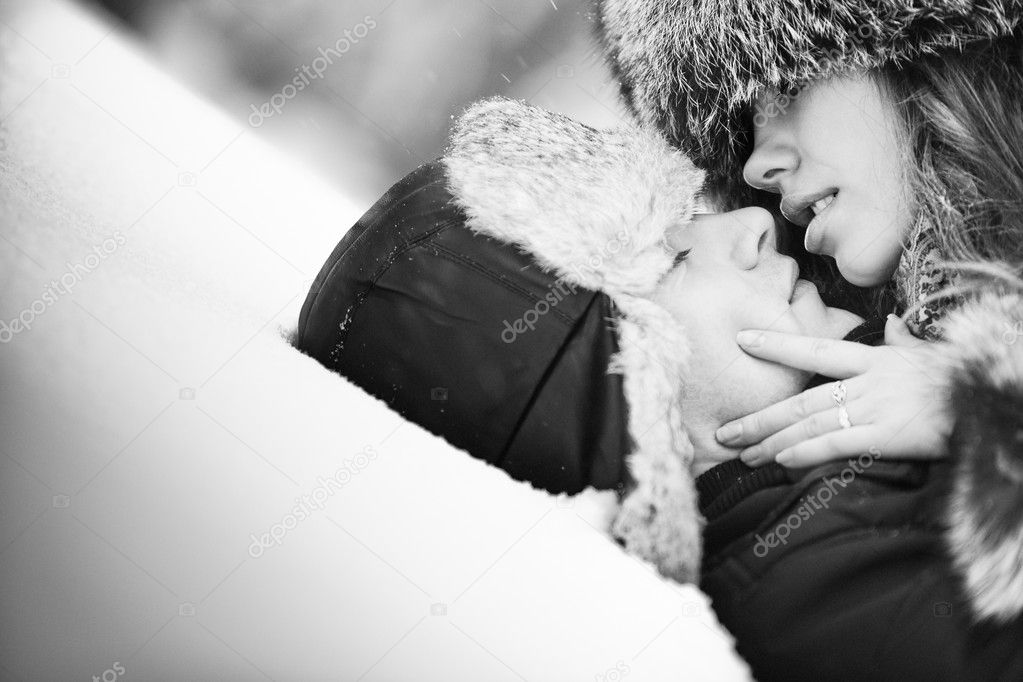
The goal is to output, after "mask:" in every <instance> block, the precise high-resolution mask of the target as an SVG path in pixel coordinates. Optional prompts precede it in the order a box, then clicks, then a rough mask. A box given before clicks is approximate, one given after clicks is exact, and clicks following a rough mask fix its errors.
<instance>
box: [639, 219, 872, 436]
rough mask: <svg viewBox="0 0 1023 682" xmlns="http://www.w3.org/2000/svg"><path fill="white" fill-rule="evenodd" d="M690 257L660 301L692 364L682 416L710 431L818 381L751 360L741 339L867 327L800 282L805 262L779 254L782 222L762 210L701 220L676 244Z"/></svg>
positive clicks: (665, 284)
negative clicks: (680, 331) (757, 333)
mask: <svg viewBox="0 0 1023 682" xmlns="http://www.w3.org/2000/svg"><path fill="white" fill-rule="evenodd" d="M668 241H669V244H670V245H671V246H672V247H673V248H676V249H678V250H679V251H685V250H688V251H689V254H688V255H687V256H686V258H685V260H684V261H683V262H681V263H680V264H679V265H678V266H677V267H676V268H675V269H674V270H673V271H671V272H670V273H668V275H666V276H665V277H664V279H663V280H662V281H661V283H660V285H659V287H658V290H657V292H656V294H655V300H656V301H657V302H658V303H660V304H661V305H663V306H664V307H665V308H666V309H668V310H669V311H670V312H671V313H672V314H673V315H674V316H675V317H676V319H678V320H679V321H680V322H681V323H682V325H683V327H684V329H685V331H686V335H687V337H688V339H689V342H690V346H691V348H692V356H691V358H690V362H689V372H688V375H687V381H686V396H685V399H684V400H685V402H684V405H683V414H684V415H685V417H686V419H687V422H688V423H690V424H692V423H693V420H694V419H696V420H698V421H699V422H701V423H702V422H707V424H706V425H707V426H708V427H710V428H716V427H717V426H719V425H720V424H722V423H724V422H725V421H728V420H730V419H733V418H735V417H739V416H744V415H746V414H749V413H751V412H754V411H756V410H759V409H761V408H763V407H766V406H767V405H769V404H771V403H774V402H776V401H778V400H780V399H782V398H785V397H788V396H791V395H795V394H796V393H798V392H800V391H802V390H803V387H804V386H805V384H806V382H807V380H808V379H809V376H808V374H807V373H806V372H801V371H798V370H794V369H791V368H788V367H783V366H781V365H777V364H774V363H770V362H766V361H764V360H759V359H757V358H754V357H752V356H750V355H747V354H746V353H744V352H743V351H742V350H741V349H740V348H739V346H738V345H737V344H736V341H735V336H736V334H737V333H738V332H739V331H741V330H743V329H770V330H775V331H783V332H790V333H797V334H806V335H809V336H821V337H828V338H841V337H843V336H845V335H846V334H847V333H848V332H849V331H851V330H852V329H853V328H854V327H855V326H856V325H858V324H859V323H860V322H862V320H861V319H860V318H859V317H857V316H856V315H853V314H852V313H850V312H848V311H845V310H841V309H838V308H828V307H827V306H825V305H824V304H823V303H822V302H821V299H820V296H819V295H818V294H817V289H816V288H815V287H814V286H813V284H811V283H810V282H808V281H806V280H800V279H797V277H798V272H799V270H798V267H797V266H796V262H795V261H794V260H792V259H791V258H789V257H787V256H782V255H780V254H779V253H778V251H777V249H776V235H775V223H774V219H773V218H772V217H771V214H770V213H768V212H767V211H765V210H764V209H762V208H744V209H741V210H738V211H732V212H730V213H717V214H706V215H698V216H696V217H695V218H694V220H693V221H692V222H691V223H690V224H688V225H686V226H684V227H680V228H678V229H677V230H676V231H675V232H673V233H672V234H670V235H669V237H668Z"/></svg>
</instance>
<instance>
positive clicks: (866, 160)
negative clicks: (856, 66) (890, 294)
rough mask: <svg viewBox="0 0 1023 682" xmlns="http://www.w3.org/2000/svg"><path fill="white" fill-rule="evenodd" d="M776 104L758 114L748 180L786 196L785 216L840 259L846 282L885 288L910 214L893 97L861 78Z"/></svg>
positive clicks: (814, 248)
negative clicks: (881, 285) (890, 99)
mask: <svg viewBox="0 0 1023 682" xmlns="http://www.w3.org/2000/svg"><path fill="white" fill-rule="evenodd" d="M770 100H771V98H768V99H764V98H762V99H761V101H760V103H759V106H758V107H757V112H758V114H757V115H756V116H755V117H754V132H753V137H754V149H753V154H752V155H751V156H750V158H749V160H748V161H747V162H746V166H745V169H744V172H743V176H744V177H745V179H746V182H748V183H749V184H750V185H752V186H753V187H757V188H760V189H765V190H768V191H771V192H777V193H779V194H781V195H782V198H781V209H782V213H783V214H784V215H785V217H786V218H788V219H789V220H790V221H792V222H794V223H796V224H797V225H801V226H805V227H806V228H807V229H806V237H805V245H806V249H807V251H810V252H811V253H819V254H824V255H827V256H831V257H833V258H834V259H835V261H836V262H837V264H838V269H839V271H841V273H842V276H843V277H845V278H846V279H847V280H848V281H849V282H851V283H852V284H855V285H857V286H861V287H866V286H874V285H878V284H882V283H884V282H886V281H887V280H888V279H890V278H891V276H892V274H893V273H894V271H895V268H896V266H897V265H898V261H899V255H900V253H901V251H902V239H903V237H904V236H905V234H906V232H907V231H908V229H909V226H910V224H911V222H912V217H913V207H912V206H911V201H910V196H909V192H908V188H907V185H906V182H905V173H904V163H905V161H904V159H905V158H906V155H905V154H904V151H905V149H906V148H907V143H906V142H905V141H904V139H905V138H904V135H902V134H901V133H900V132H899V130H900V126H899V125H898V119H897V117H896V113H895V110H894V108H893V106H892V105H891V103H890V102H889V99H888V98H887V97H885V96H884V95H883V94H882V92H881V90H880V89H879V88H878V87H877V85H876V84H875V83H874V81H873V80H871V79H870V78H869V77H868V76H867V75H866V74H863V73H861V74H858V75H849V76H841V77H836V78H831V79H829V80H825V81H821V82H818V83H815V84H813V85H811V86H810V87H808V88H806V89H804V90H801V91H799V92H798V94H796V95H795V96H794V97H790V98H787V99H780V100H778V99H775V100H773V101H774V104H773V105H772V104H771V103H770Z"/></svg>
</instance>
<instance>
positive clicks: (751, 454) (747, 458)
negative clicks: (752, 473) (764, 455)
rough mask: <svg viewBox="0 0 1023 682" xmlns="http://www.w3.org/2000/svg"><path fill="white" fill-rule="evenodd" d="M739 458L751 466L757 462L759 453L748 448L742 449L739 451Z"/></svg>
mask: <svg viewBox="0 0 1023 682" xmlns="http://www.w3.org/2000/svg"><path fill="white" fill-rule="evenodd" d="M739 459H741V460H742V461H743V462H745V463H746V464H749V465H750V466H752V465H753V464H754V463H756V462H757V460H759V459H760V453H758V452H757V451H756V450H754V449H752V448H750V449H749V450H743V451H742V452H740V453H739Z"/></svg>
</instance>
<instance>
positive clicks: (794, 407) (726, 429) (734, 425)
mask: <svg viewBox="0 0 1023 682" xmlns="http://www.w3.org/2000/svg"><path fill="white" fill-rule="evenodd" d="M855 382H856V380H855V379H851V380H849V381H847V382H845V386H846V391H847V393H846V395H847V396H849V395H851V394H854V392H855V389H856V383H855ZM834 388H835V384H834V383H827V384H824V385H822V386H817V387H815V388H811V389H807V390H805V391H803V392H802V393H799V394H798V395H794V396H792V397H791V398H786V399H785V400H782V401H781V402H779V403H775V404H774V405H771V406H770V407H765V408H764V409H762V410H760V411H758V412H754V413H753V414H750V415H747V416H745V417H743V418H741V419H736V420H734V421H731V422H728V423H727V424H724V425H723V426H722V427H721V428H720V429H718V430H717V433H716V434H715V436H716V437H717V440H718V442H719V443H721V444H722V445H727V446H729V447H733V448H738V447H744V446H747V445H753V444H755V443H759V442H760V441H762V440H764V439H765V438H767V437H768V436H771V435H773V434H776V433H778V432H779V431H781V430H782V429H784V428H786V427H789V426H792V425H793V424H796V423H798V422H800V421H802V420H804V419H806V418H807V417H810V416H811V415H814V414H816V413H818V412H822V411H824V410H826V409H828V408H829V407H831V406H833V405H834V404H835V399H834V398H832V396H831V393H832V391H833V390H834Z"/></svg>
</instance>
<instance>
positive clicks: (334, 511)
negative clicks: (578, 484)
mask: <svg viewBox="0 0 1023 682" xmlns="http://www.w3.org/2000/svg"><path fill="white" fill-rule="evenodd" d="M0 14H2V16H0V20H2V23H0V50H2V60H3V63H4V64H5V68H4V69H3V70H2V75H0V121H2V123H0V278H2V281H0V285H2V294H0V342H2V343H0V386H2V391H3V392H2V410H0V429H2V433H3V435H4V437H3V439H2V441H0V505H2V514H0V614H2V616H0V617H2V619H3V627H2V628H0V679H70V678H73V677H79V678H86V679H87V678H89V677H92V676H98V677H99V678H100V679H104V680H111V679H118V678H119V677H121V676H127V677H129V678H133V679H147V680H159V679H225V680H228V679H239V680H247V679H264V678H271V679H278V680H286V679H297V680H306V679H310V680H311V679H346V680H348V679H362V680H396V679H417V680H431V679H436V680H446V681H450V680H506V679H507V680H522V679H525V680H531V681H533V680H559V681H563V680H569V679H595V680H620V679H628V678H632V679H637V680H661V679H665V680H667V679H686V680H731V679H736V680H739V679H748V668H747V667H746V665H745V664H744V663H743V662H742V661H741V660H740V659H739V658H738V657H737V656H736V655H735V653H734V642H733V640H732V639H731V637H730V636H729V635H728V634H727V633H726V632H725V631H724V630H723V629H721V628H720V626H719V625H718V624H717V621H716V619H715V617H714V615H713V612H712V611H711V610H710V609H709V604H708V601H707V598H706V597H705V596H704V595H703V594H702V593H701V592H699V590H697V589H696V588H695V587H693V586H679V585H675V584H673V583H670V582H667V581H664V580H662V579H661V578H660V577H658V576H657V575H656V574H655V573H654V571H653V570H652V569H651V568H650V567H649V566H648V565H646V564H643V563H641V562H639V561H638V560H636V559H633V558H631V557H629V556H626V555H625V554H624V553H623V552H622V551H621V550H620V549H619V548H618V547H617V546H616V545H615V544H614V543H613V542H612V541H611V540H609V539H608V537H607V535H606V534H605V532H604V531H605V530H606V528H607V525H608V522H609V518H610V514H612V513H613V507H614V498H613V495H612V494H611V493H606V492H605V493H598V492H595V491H592V490H589V491H586V492H585V493H583V494H581V495H579V496H576V497H574V498H569V497H565V496H561V497H555V496H551V495H548V494H546V493H544V492H541V491H538V490H534V489H532V488H531V487H530V486H528V485H526V484H523V483H518V482H515V481H512V480H511V479H510V478H508V477H507V476H506V475H505V474H504V473H503V472H501V471H499V470H497V469H494V468H491V467H489V466H487V465H485V464H483V463H482V462H479V461H478V460H475V459H473V458H471V457H469V456H467V455H466V454H465V453H462V452H460V451H458V450H456V449H454V448H452V447H451V446H449V445H448V444H446V443H445V442H444V441H442V440H441V439H439V438H437V437H435V436H432V435H430V434H428V433H426V432H425V431H423V430H422V429H420V428H419V427H417V426H415V425H413V424H410V423H407V422H405V421H403V420H402V419H401V418H400V417H399V416H398V415H396V414H394V413H392V412H391V411H389V410H388V409H387V408H386V407H385V406H384V405H383V404H382V403H381V402H379V401H376V400H374V399H372V398H370V397H369V396H367V395H366V394H364V393H363V392H362V391H361V390H359V389H358V388H356V387H354V386H352V385H350V384H349V383H347V382H346V381H344V380H343V379H341V378H339V377H337V376H336V375H333V374H331V373H329V372H327V371H326V370H324V369H323V368H322V367H320V366H319V365H318V364H317V363H315V362H314V361H312V360H311V359H309V358H307V357H305V356H302V355H301V354H299V353H297V352H296V351H295V350H294V349H292V348H291V347H290V346H288V345H287V343H286V341H285V339H284V338H283V336H284V334H285V333H286V332H287V331H288V330H290V329H292V328H293V327H294V324H295V321H296V319H297V314H298V310H299V307H300V305H301V303H302V300H303V298H304V296H305V292H306V290H307V289H308V287H309V284H310V282H311V280H312V277H313V276H314V275H315V273H316V271H317V270H318V269H319V266H320V264H321V263H322V262H323V260H324V259H325V258H326V256H327V255H328V254H329V252H330V250H331V248H332V247H333V245H334V244H335V243H336V241H337V240H338V239H339V238H340V237H341V235H342V233H343V231H344V230H345V229H346V228H347V226H349V225H351V224H352V223H353V222H354V221H355V220H356V219H357V217H358V216H359V214H360V213H361V211H362V210H363V209H364V208H365V207H360V206H356V205H354V204H353V203H352V202H350V201H348V200H347V199H346V198H345V197H344V196H343V195H341V194H340V193H338V191H337V190H336V189H335V188H332V187H330V186H328V185H326V184H325V183H324V182H323V181H322V180H320V179H318V178H316V177H314V176H313V175H311V174H309V173H308V172H307V171H305V170H303V169H302V168H300V167H298V166H296V165H294V164H293V163H292V162H290V161H289V160H288V159H287V158H286V157H285V156H283V155H282V154H281V153H280V152H278V151H275V150H273V149H270V148H268V147H267V146H266V145H265V144H264V143H262V142H261V141H260V140H259V138H258V137H257V136H256V134H255V133H254V131H253V130H252V129H250V128H248V126H247V125H246V124H245V122H244V121H243V120H233V119H231V118H230V117H228V116H226V115H225V114H223V113H221V112H218V111H217V110H215V109H213V108H212V107H210V106H209V105H208V104H207V103H205V102H203V101H201V100H199V99H198V98H196V97H195V96H193V95H192V94H190V93H189V92H188V91H186V90H184V89H183V88H182V87H181V86H180V85H178V84H176V83H174V82H173V81H171V80H170V79H169V78H167V77H166V76H165V75H163V74H162V73H161V72H160V70H159V68H158V67H156V66H155V65H154V64H153V63H151V62H150V61H149V60H148V59H147V58H146V57H145V55H144V54H143V53H142V51H141V50H140V49H139V48H138V46H136V45H134V44H133V42H132V41H131V39H129V38H126V37H124V36H122V35H120V33H119V32H117V31H112V29H111V26H110V25H109V24H107V23H106V21H105V20H104V19H100V18H97V17H94V16H92V15H90V14H88V13H87V12H85V11H84V10H82V9H80V8H78V7H76V6H73V5H69V4H66V3H64V2H38V1H35V0H33V1H31V2H29V1H28V0H21V1H15V2H7V3H5V4H4V7H3V9H2V10H0ZM19 318H20V322H18V323H15V322H13V321H14V320H18V319H19ZM23 327H24V328H23ZM4 330H6V331H4Z"/></svg>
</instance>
